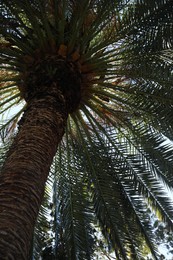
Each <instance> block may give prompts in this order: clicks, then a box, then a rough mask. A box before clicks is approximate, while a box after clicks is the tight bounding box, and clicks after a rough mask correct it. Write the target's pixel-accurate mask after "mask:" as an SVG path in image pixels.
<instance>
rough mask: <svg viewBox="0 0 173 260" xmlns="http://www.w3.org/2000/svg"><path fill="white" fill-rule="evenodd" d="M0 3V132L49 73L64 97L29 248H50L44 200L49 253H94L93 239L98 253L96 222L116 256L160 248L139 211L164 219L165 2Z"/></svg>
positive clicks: (169, 32) (170, 206)
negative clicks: (61, 124)
mask: <svg viewBox="0 0 173 260" xmlns="http://www.w3.org/2000/svg"><path fill="white" fill-rule="evenodd" d="M0 8H1V16H0V34H1V38H0V50H1V55H0V60H1V65H0V68H1V72H0V78H1V85H0V101H1V111H0V113H1V114H2V115H3V119H4V118H5V117H6V120H5V119H4V120H2V121H1V126H0V127H1V138H2V141H3V142H4V143H6V142H7V140H9V138H10V137H11V136H12V133H14V131H15V132H17V131H18V130H17V129H16V124H17V123H18V124H19V125H22V119H21V118H22V117H21V116H22V113H23V112H24V111H25V110H26V109H28V104H31V103H32V99H33V97H34V96H36V95H37V96H38V95H40V96H43V95H44V93H45V92H46V93H47V89H48V88H49V87H50V86H53V85H55V84H56V83H57V82H58V84H60V85H61V88H60V89H59V91H60V92H61V93H62V95H63V97H64V99H65V100H66V104H67V113H68V120H67V125H66V132H65V135H64V137H63V139H62V141H61V144H60V145H59V148H58V151H57V154H56V156H55V158H54V160H53V164H52V167H51V170H50V175H49V181H48V184H47V186H46V190H45V194H46V195H47V197H46V195H45V201H44V203H45V204H44V203H43V204H44V206H43V205H42V208H41V209H40V216H39V218H38V223H37V225H36V232H35V233H36V234H35V238H34V240H33V241H34V246H33V252H32V253H33V254H34V255H35V258H36V259H38V257H39V254H41V252H42V250H43V248H42V247H46V249H45V252H46V250H48V249H50V248H48V245H49V241H47V239H48V240H49V239H50V237H51V236H49V235H48V234H47V235H46V237H45V233H44V232H45V225H47V219H46V217H45V214H47V213H46V208H48V211H51V215H52V219H53V220H52V221H53V222H52V223H51V224H50V228H52V232H53V234H54V235H53V236H54V238H53V239H52V240H51V241H50V247H51V250H50V251H51V254H54V258H53V259H93V258H92V257H93V255H94V253H95V252H96V251H97V250H96V248H97V247H98V244H99V246H100V248H101V249H102V252H105V254H107V251H104V249H103V247H102V244H101V242H99V239H98V237H99V236H100V233H102V234H103V236H104V239H105V241H104V243H107V245H108V248H109V250H110V251H111V250H112V251H114V252H115V256H116V259H143V257H144V252H146V251H147V252H150V253H151V255H152V257H153V258H154V259H160V258H159V257H160V256H159V252H158V249H157V234H154V232H153V231H154V230H153V228H152V226H151V222H150V214H151V212H153V213H154V214H155V215H156V216H157V217H158V218H159V219H160V220H162V221H164V222H166V223H167V225H168V226H169V228H173V203H172V201H171V199H170V198H169V196H168V192H167V191H169V189H172V186H173V175H172V167H173V145H172V143H171V140H172V141H173V85H172V82H173V50H172V45H173V6H172V1H171V0H153V1H151V0H133V1H130V0H129V1H128V0H126V1H125V0H124V1H123V0H122V1H120V0H119V1H118V0H107V1H106V0H83V1H77V0H71V1H70V0H59V1H58V0H49V1H44V0H32V1H31V0H23V1H21V0H13V1H11V0H2V1H1V4H0ZM16 105H19V107H20V111H19V112H17V113H16V114H15V115H14V114H12V115H11V117H10V118H8V119H7V113H8V111H9V110H11V111H13V108H14V107H15V106H16ZM19 120H20V121H19ZM19 128H20V127H19ZM13 130H14V131H13ZM3 157H5V155H4V156H3ZM50 190H51V191H50ZM48 195H49V196H52V200H50V198H49V196H48ZM48 251H49V250H48ZM105 257H106V256H105ZM105 259H106V258H105Z"/></svg>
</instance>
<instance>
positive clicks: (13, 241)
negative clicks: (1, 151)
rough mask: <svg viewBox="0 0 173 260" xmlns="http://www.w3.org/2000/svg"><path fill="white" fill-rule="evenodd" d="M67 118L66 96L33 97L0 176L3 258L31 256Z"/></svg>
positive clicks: (0, 243) (0, 222) (0, 226)
mask: <svg viewBox="0 0 173 260" xmlns="http://www.w3.org/2000/svg"><path fill="white" fill-rule="evenodd" d="M66 120H67V112H66V106H65V101H64V99H63V96H61V95H60V94H59V93H57V95H52V93H47V94H46V95H44V96H43V95H41V94H40V95H37V96H36V97H35V98H32V101H31V102H30V104H29V105H28V108H27V110H26V112H25V113H24V116H23V118H22V121H21V125H20V129H19V132H18V134H17V136H16V138H15V140H14V143H13V145H12V147H11V149H10V151H9V153H8V156H7V160H6V163H5V165H4V167H3V169H2V173H1V175H0V259H15V260H22V259H25V260H26V259H28V254H29V249H30V242H31V240H32V235H33V229H34V225H35V221H36V218H37V215H38V211H39V208H40V204H41V201H42V198H43V193H44V187H45V182H46V179H47V176H48V173H49V169H50V165H51V163H52V160H53V157H54V155H55V153H56V150H57V146H58V143H59V142H60V140H61V138H62V136H63V134H64V128H65V124H66Z"/></svg>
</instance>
